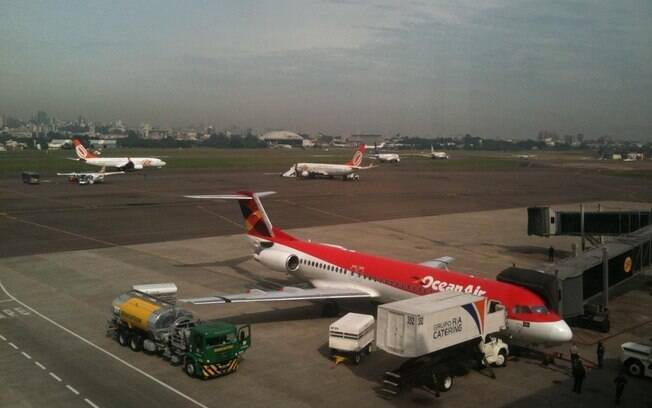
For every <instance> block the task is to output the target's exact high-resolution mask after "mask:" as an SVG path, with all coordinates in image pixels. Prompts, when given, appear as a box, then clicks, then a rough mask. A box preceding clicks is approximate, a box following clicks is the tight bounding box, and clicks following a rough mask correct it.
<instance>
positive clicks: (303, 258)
mask: <svg viewBox="0 0 652 408" xmlns="http://www.w3.org/2000/svg"><path fill="white" fill-rule="evenodd" d="M270 194H274V193H273V192H262V193H250V192H240V193H237V194H233V195H202V196H186V197H188V198H204V199H232V200H238V202H239V204H240V209H241V210H242V215H243V216H244V219H245V228H246V230H247V235H248V237H249V239H250V241H251V242H252V244H253V246H254V258H255V259H256V260H257V261H259V262H260V263H261V264H263V265H265V266H266V267H268V268H271V269H274V270H277V271H282V272H287V273H290V274H291V275H293V276H295V277H297V278H299V279H302V280H305V281H308V282H310V283H311V284H312V286H313V288H310V289H302V288H297V287H284V288H283V290H279V291H262V290H252V291H250V292H248V293H242V294H233V295H215V296H209V297H202V298H194V299H185V300H184V301H186V302H190V303H193V304H212V303H236V302H261V301H281V300H315V299H346V298H369V299H371V300H374V301H376V302H379V303H385V302H393V301H396V300H401V299H406V298H409V297H413V296H419V295H426V294H431V293H434V292H440V291H447V290H454V291H459V292H465V293H470V294H474V295H478V296H485V297H487V298H488V299H489V300H490V302H491V303H490V305H491V307H492V308H500V307H503V308H505V310H506V312H507V318H508V321H507V334H509V335H511V336H512V338H513V339H514V340H516V341H518V342H521V343H526V344H559V343H564V342H568V341H570V340H571V339H572V337H573V333H572V331H571V329H570V327H568V325H567V324H566V322H564V321H563V320H562V319H561V318H560V317H559V315H558V314H556V313H555V312H553V311H551V310H549V309H548V308H547V307H546V305H545V302H544V301H543V299H542V298H541V297H540V296H539V295H537V294H535V293H534V292H531V291H530V290H528V289H525V288H522V287H520V286H516V285H511V284H508V283H504V282H499V281H495V280H489V279H483V278H478V277H475V276H471V275H466V274H462V273H456V272H451V271H448V270H447V263H448V261H450V260H451V258H448V257H443V258H439V259H436V260H434V261H429V262H425V263H423V264H418V265H417V264H413V263H408V262H403V261H399V260H395V259H390V258H384V257H379V256H374V255H368V254H364V253H362V252H357V251H354V250H350V249H346V248H344V247H341V246H338V245H332V244H320V243H316V242H310V241H303V240H300V239H298V238H295V237H293V236H291V235H289V234H287V233H285V232H283V231H282V230H280V229H278V228H275V227H273V226H272V224H271V222H270V221H269V218H268V217H267V214H266V213H265V209H264V208H263V206H262V203H261V201H260V198H261V197H265V196H268V195H270Z"/></svg>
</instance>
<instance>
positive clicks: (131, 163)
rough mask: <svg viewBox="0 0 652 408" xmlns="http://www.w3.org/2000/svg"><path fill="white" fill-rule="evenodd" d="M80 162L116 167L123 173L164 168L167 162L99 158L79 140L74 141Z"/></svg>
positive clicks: (153, 158) (146, 159) (154, 158)
mask: <svg viewBox="0 0 652 408" xmlns="http://www.w3.org/2000/svg"><path fill="white" fill-rule="evenodd" d="M72 142H73V144H74V145H75V152H76V153H77V157H78V160H81V161H83V162H86V163H87V164H90V165H93V166H100V167H115V168H117V169H120V170H122V171H132V170H142V169H144V168H145V167H163V166H165V162H164V161H163V160H161V159H159V158H156V157H99V156H96V155H95V154H93V153H91V152H89V151H88V150H86V148H85V147H84V145H82V144H81V142H80V141H79V139H74V140H73V141H72Z"/></svg>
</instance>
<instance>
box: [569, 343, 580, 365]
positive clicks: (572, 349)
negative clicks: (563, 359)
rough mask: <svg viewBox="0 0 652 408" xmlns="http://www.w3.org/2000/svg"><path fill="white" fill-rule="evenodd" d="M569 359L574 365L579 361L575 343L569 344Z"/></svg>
mask: <svg viewBox="0 0 652 408" xmlns="http://www.w3.org/2000/svg"><path fill="white" fill-rule="evenodd" d="M570 358H571V363H574V362H575V361H576V360H579V358H580V352H579V350H578V348H577V344H575V343H571V347H570Z"/></svg>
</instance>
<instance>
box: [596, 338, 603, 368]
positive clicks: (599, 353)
mask: <svg viewBox="0 0 652 408" xmlns="http://www.w3.org/2000/svg"><path fill="white" fill-rule="evenodd" d="M595 353H596V355H597V357H598V367H600V368H602V364H603V362H604V344H602V340H598V347H597V348H596V350H595Z"/></svg>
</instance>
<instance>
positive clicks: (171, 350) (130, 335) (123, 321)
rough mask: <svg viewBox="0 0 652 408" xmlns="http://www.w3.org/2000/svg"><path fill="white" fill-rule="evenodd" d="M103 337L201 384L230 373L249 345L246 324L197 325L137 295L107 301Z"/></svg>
mask: <svg viewBox="0 0 652 408" xmlns="http://www.w3.org/2000/svg"><path fill="white" fill-rule="evenodd" d="M107 334H108V335H110V336H113V337H114V338H115V339H116V340H117V341H118V343H120V345H122V346H128V347H129V348H130V349H131V350H133V351H141V350H144V351H145V352H148V353H152V354H159V355H161V356H162V357H163V358H165V359H168V360H169V361H170V362H171V363H172V364H174V365H179V364H183V367H184V371H185V372H186V374H188V375H189V376H191V377H198V378H203V379H207V378H211V377H219V376H222V375H226V374H229V373H232V372H234V371H235V370H236V369H237V368H238V365H239V363H240V360H241V356H242V354H243V353H244V352H245V351H246V350H247V349H248V348H249V347H250V346H251V329H250V326H249V325H245V326H240V327H237V326H235V325H232V324H230V323H224V322H199V321H198V320H196V319H194V317H193V315H192V313H191V312H189V311H187V310H184V309H181V308H179V307H176V306H175V305H174V304H172V303H169V302H167V301H165V300H162V299H160V298H157V297H155V296H152V295H150V294H147V293H145V292H141V291H137V290H131V291H129V292H126V293H123V294H121V295H120V296H118V297H117V298H116V299H115V300H114V301H113V309H112V315H111V318H110V319H109V327H108V330H107Z"/></svg>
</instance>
